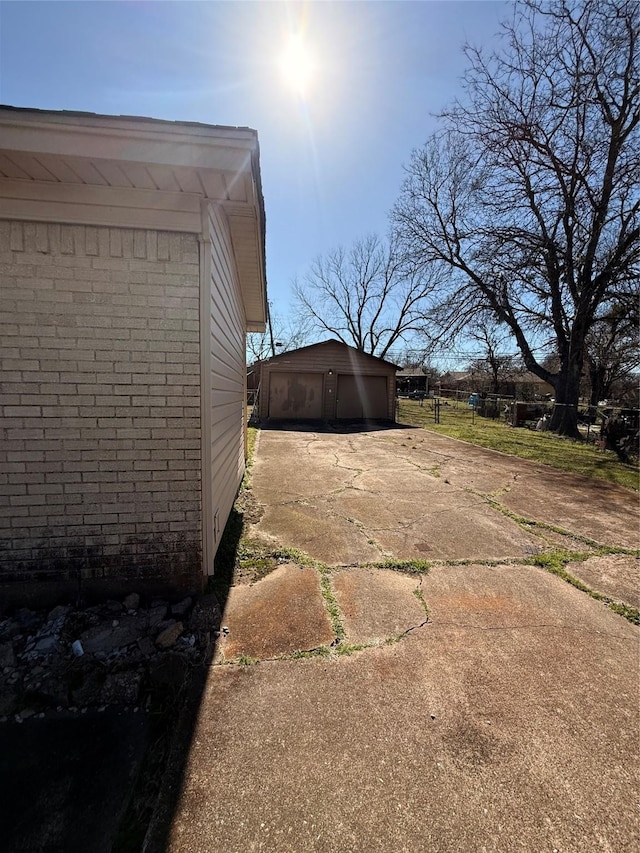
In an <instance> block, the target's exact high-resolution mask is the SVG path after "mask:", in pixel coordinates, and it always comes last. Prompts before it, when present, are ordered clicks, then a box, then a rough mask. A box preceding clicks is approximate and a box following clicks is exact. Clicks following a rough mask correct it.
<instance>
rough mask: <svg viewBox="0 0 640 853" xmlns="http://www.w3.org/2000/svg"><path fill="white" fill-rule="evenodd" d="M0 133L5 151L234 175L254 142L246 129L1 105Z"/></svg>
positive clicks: (246, 163) (245, 164)
mask: <svg viewBox="0 0 640 853" xmlns="http://www.w3.org/2000/svg"><path fill="white" fill-rule="evenodd" d="M0 133H1V135H2V147H3V148H5V149H7V150H16V151H27V152H29V153H31V154H38V153H40V154H54V155H58V156H65V155H66V156H72V157H86V158H96V159H106V160H128V161H130V162H134V163H153V164H159V165H167V166H187V167H192V168H208V169H217V170H220V171H231V172H235V173H238V172H246V173H251V171H252V166H251V153H252V152H253V151H254V150H255V148H256V144H257V137H256V134H255V133H254V132H253V131H250V130H241V129H240V130H235V129H229V130H228V129H226V128H213V127H211V128H209V127H204V126H197V127H192V126H187V125H177V124H176V125H174V124H173V123H171V122H166V123H164V122H158V123H156V122H154V121H145V120H140V121H138V120H130V121H129V120H127V121H123V120H122V119H120V120H118V119H112V118H109V117H95V118H94V117H91V116H88V117H75V116H74V117H68V116H64V115H56V114H46V119H45V118H44V117H43V116H42V115H40V114H38V113H23V112H21V111H16V112H14V111H3V110H1V109H0Z"/></svg>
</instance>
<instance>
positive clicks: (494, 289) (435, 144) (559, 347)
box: [392, 0, 640, 436]
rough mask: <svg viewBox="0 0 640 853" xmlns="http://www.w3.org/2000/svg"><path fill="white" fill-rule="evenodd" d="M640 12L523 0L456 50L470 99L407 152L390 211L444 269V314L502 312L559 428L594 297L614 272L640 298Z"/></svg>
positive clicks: (590, 2)
mask: <svg viewBox="0 0 640 853" xmlns="http://www.w3.org/2000/svg"><path fill="white" fill-rule="evenodd" d="M639 18H640V4H638V3H637V2H628V1H627V0H584V2H578V0H552V2H550V3H542V2H537V0H523V2H520V3H518V4H517V5H516V6H515V11H514V16H513V19H512V20H511V21H510V22H507V23H505V24H504V25H503V35H504V38H505V42H506V45H505V47H504V49H503V50H502V51H501V52H499V53H496V54H492V55H490V56H485V55H484V54H483V53H482V51H480V50H476V49H473V48H471V47H467V48H466V54H467V57H468V58H469V60H470V68H469V71H468V73H467V75H466V78H465V95H466V97H465V98H464V101H462V102H459V103H456V104H455V105H454V106H453V107H452V108H451V109H450V110H448V111H447V112H446V113H444V114H443V115H442V117H441V119H442V122H443V127H442V129H441V130H440V131H439V132H438V133H437V134H436V135H434V136H433V137H432V138H430V139H429V140H428V141H427V143H426V145H425V146H424V148H423V149H421V150H419V151H416V152H414V154H413V156H412V159H411V162H410V165H409V167H408V169H407V178H406V181H405V183H404V185H403V189H402V192H401V196H400V198H399V200H398V202H397V204H396V206H395V208H394V211H393V214H392V216H393V221H394V223H395V228H396V234H397V238H398V239H399V241H400V244H401V245H402V246H403V248H404V249H405V251H406V252H407V253H408V254H409V255H410V256H411V257H412V258H413V261H414V263H416V264H417V263H423V264H429V263H432V262H437V263H444V264H446V265H447V266H448V268H449V270H450V272H451V278H450V287H448V288H447V289H446V292H445V293H444V294H443V297H444V298H443V299H442V300H441V301H440V304H439V306H438V308H439V319H440V322H441V323H442V325H443V328H448V329H449V330H451V329H455V328H460V327H461V326H462V325H464V324H465V323H467V322H468V321H469V319H470V318H471V317H473V315H474V313H475V312H476V311H478V310H488V311H490V312H491V313H492V314H493V315H494V317H495V318H496V319H497V320H498V321H499V322H501V323H503V324H505V325H506V326H507V327H508V328H509V330H510V332H511V334H512V336H513V338H514V339H515V341H516V344H517V346H518V348H519V350H520V352H521V354H522V358H523V361H524V364H525V366H526V368H527V369H528V370H530V371H532V372H533V373H534V374H536V375H537V376H539V377H540V378H542V379H543V380H545V381H546V382H549V383H550V384H551V385H552V386H553V387H554V389H555V396H556V408H555V410H554V415H553V418H552V422H551V428H552V429H555V430H556V431H558V432H560V433H562V434H565V435H571V436H577V435H578V432H577V404H578V396H579V388H580V378H581V375H582V372H583V366H584V361H585V356H586V341H587V336H588V334H589V331H590V329H591V328H592V326H593V325H594V323H595V322H596V319H597V317H598V312H599V309H600V306H602V305H603V304H604V303H606V302H608V301H615V300H616V297H617V295H619V294H620V292H621V285H622V283H625V284H624V288H622V289H623V290H624V292H625V293H626V295H627V296H629V292H630V288H631V290H632V292H633V294H634V296H633V297H632V298H635V300H636V301H637V298H638V297H637V283H638V274H639V261H640V229H639V204H640V201H639V199H640V192H639V187H640V140H639V134H638V130H639V122H640V71H639V63H638V44H639ZM545 347H546V351H547V352H549V351H555V353H556V354H557V355H558V358H559V368H558V370H557V371H550V370H549V369H547V368H546V367H545V366H544V364H543V363H542V361H541V359H540V357H539V355H538V353H540V352H544V351H545V349H544V348H545Z"/></svg>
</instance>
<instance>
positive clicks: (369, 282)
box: [294, 235, 437, 358]
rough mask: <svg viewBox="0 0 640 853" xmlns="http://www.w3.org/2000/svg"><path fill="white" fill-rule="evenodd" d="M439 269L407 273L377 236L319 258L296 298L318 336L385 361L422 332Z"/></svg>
mask: <svg viewBox="0 0 640 853" xmlns="http://www.w3.org/2000/svg"><path fill="white" fill-rule="evenodd" d="M434 269H435V268H434ZM434 269H430V270H427V271H426V272H425V270H424V269H420V270H419V271H418V272H412V271H409V270H407V269H406V268H405V267H404V266H403V264H402V261H401V258H400V257H399V255H398V254H397V252H396V251H395V250H394V248H393V247H391V246H388V245H386V244H384V243H383V242H382V241H381V240H380V238H379V237H377V236H373V235H372V236H369V237H366V238H364V239H362V240H358V241H357V242H356V243H354V244H353V246H352V247H351V248H350V249H349V250H348V251H347V250H345V249H342V248H339V249H335V250H333V251H331V252H329V253H328V254H327V255H326V256H323V257H319V258H317V259H316V260H315V261H314V263H313V264H312V266H311V268H310V270H309V272H308V273H307V275H306V276H305V278H304V280H303V281H301V282H295V283H294V293H295V297H296V301H297V305H298V309H299V311H300V315H301V316H302V317H303V318H304V319H305V320H306V321H307V322H308V323H309V324H310V325H311V326H312V328H313V329H314V330H315V332H316V333H329V334H331V335H333V336H335V337H336V338H338V339H339V340H341V341H343V342H344V343H346V344H349V345H350V346H354V347H355V348H356V349H359V350H361V351H362V352H366V353H369V354H370V355H377V356H379V357H381V358H384V357H385V356H386V355H387V354H388V352H389V350H390V348H391V347H393V346H394V345H396V346H397V345H399V344H400V343H402V342H403V341H405V340H406V338H407V336H408V335H410V334H412V333H413V332H416V331H418V330H420V329H422V327H423V325H424V310H425V300H426V298H427V296H429V295H430V294H431V293H432V291H433V289H434V287H435V286H436V285H437V275H436V273H435V272H434Z"/></svg>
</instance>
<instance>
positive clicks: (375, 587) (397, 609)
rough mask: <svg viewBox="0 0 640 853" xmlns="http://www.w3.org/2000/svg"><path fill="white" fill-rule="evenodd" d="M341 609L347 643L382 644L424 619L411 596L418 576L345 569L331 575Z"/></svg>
mask: <svg viewBox="0 0 640 853" xmlns="http://www.w3.org/2000/svg"><path fill="white" fill-rule="evenodd" d="M331 580H332V583H333V587H334V589H335V593H336V599H337V601H338V604H339V606H340V609H341V611H342V614H343V617H344V624H345V633H346V641H347V642H348V643H356V644H357V643H366V644H370V643H382V642H384V641H385V640H387V639H390V638H393V637H397V636H399V635H401V634H404V633H405V632H406V631H409V630H410V629H412V628H415V627H416V626H418V625H420V624H421V623H422V622H424V621H425V620H426V618H427V614H426V611H425V608H424V605H423V603H422V601H421V599H420V598H419V597H417V596H416V595H415V593H416V591H420V589H421V584H422V579H421V577H420V576H417V577H416V576H414V577H410V576H408V575H403V574H400V573H399V572H395V571H391V570H389V569H361V568H354V569H346V570H344V569H343V570H340V571H337V572H334V573H333V574H332V576H331Z"/></svg>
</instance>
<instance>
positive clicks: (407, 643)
mask: <svg viewBox="0 0 640 853" xmlns="http://www.w3.org/2000/svg"><path fill="white" fill-rule="evenodd" d="M451 568H452V567H442V568H441V570H438V572H435V573H434V574H433V575H430V576H429V577H428V579H426V580H427V589H426V590H425V593H426V598H427V603H428V604H429V606H430V607H431V608H432V613H433V617H432V621H431V622H430V623H429V624H428V625H425V626H424V627H422V628H420V629H418V630H416V631H413V632H411V633H410V634H409V635H408V636H407V637H406V639H405V640H403V641H401V642H400V643H396V644H394V645H390V646H384V647H377V648H371V649H367V650H365V651H363V652H358V653H356V654H353V655H351V656H350V657H340V658H334V659H320V658H316V659H310V660H302V661H280V662H267V663H262V664H258V665H255V666H251V667H214V668H213V669H212V670H211V672H210V675H209V680H208V684H207V688H206V692H205V695H204V697H203V702H202V706H201V709H200V715H199V719H198V723H197V728H196V732H195V738H194V744H195V745H194V748H193V749H192V752H191V756H190V760H189V763H188V766H187V768H186V773H185V777H184V783H183V788H182V794H181V798H180V802H179V805H178V809H177V812H176V815H175V818H174V821H173V825H172V829H171V833H170V837H169V840H168V843H167V846H166V848H165V849H166V851H167V853H178V851H180V853H182V851H187V850H188V851H190V853H192V851H193V853H198V851H207V850H243V851H244V850H263V851H273V852H274V853H275V851H277V853H307V851H308V853H337V851H352V853H368V851H370V850H374V849H375V850H378V851H380V853H398V851H408V852H409V853H414V851H417V850H429V851H433V853H450V851H452V850H483V849H484V850H493V851H499V850H507V849H511V847H512V844H513V841H514V839H517V844H518V846H519V848H520V849H523V850H549V851H551V850H553V849H556V850H562V851H563V853H583V851H585V850H609V851H613V850H615V851H616V853H631V851H635V850H636V849H637V844H638V840H639V837H638V815H637V809H636V802H635V801H636V792H637V790H638V785H639V784H640V779H639V770H638V768H639V766H640V764H639V762H638V758H639V755H638V741H637V731H638V725H639V719H638V716H639V712H638V703H637V675H636V673H637V664H638V647H637V633H636V631H635V629H634V628H633V627H632V626H631V625H629V623H627V622H626V621H625V620H623V619H622V618H620V617H618V616H616V615H615V614H613V613H611V612H610V611H607V610H606V609H605V608H603V607H602V606H601V605H600V604H598V603H597V602H595V601H593V600H592V599H589V598H588V597H586V596H584V595H583V594H581V593H580V592H579V591H578V590H575V589H573V588H572V587H570V586H568V585H567V584H563V583H562V582H561V581H560V580H559V579H557V578H555V577H552V576H550V575H549V574H547V573H544V572H542V571H539V570H535V569H532V568H530V567H527V570H526V571H525V572H524V573H523V572H522V567H520V566H516V567H505V566H502V567H500V570H499V571H498V570H493V569H489V567H482V566H479V567H466V569H465V570H464V571H463V570H462V568H460V567H458V568H459V571H457V572H454V573H450V569H451ZM429 584H430V586H429ZM214 780H215V781H216V782H217V783H218V784H214Z"/></svg>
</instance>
